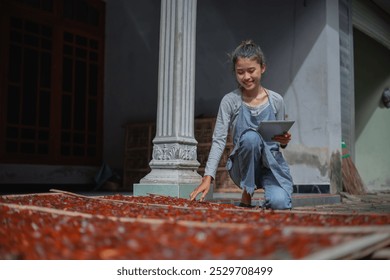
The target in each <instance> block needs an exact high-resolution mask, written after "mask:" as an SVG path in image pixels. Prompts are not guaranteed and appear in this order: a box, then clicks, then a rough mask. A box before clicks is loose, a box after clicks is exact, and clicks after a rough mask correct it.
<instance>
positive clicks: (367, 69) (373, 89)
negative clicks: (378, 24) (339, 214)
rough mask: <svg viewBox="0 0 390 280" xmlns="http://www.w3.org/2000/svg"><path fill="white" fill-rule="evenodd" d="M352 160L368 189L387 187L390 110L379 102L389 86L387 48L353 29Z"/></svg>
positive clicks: (389, 179)
mask: <svg viewBox="0 0 390 280" xmlns="http://www.w3.org/2000/svg"><path fill="white" fill-rule="evenodd" d="M354 53H355V92H356V99H355V101H356V103H355V104H356V116H355V120H356V126H355V129H356V146H355V152H356V153H355V159H356V160H355V163H356V167H357V169H358V171H359V174H360V176H361V177H362V179H363V181H364V183H365V185H366V187H367V188H368V190H369V191H388V190H390V172H389V171H390V149H389V139H390V129H389V123H390V109H387V108H385V107H384V106H383V104H382V102H381V96H382V92H383V90H384V89H385V88H386V87H390V67H389V65H390V50H389V49H388V48H386V47H384V46H383V45H381V44H380V43H378V42H376V41H375V40H373V39H372V38H370V37H368V36H367V35H365V34H364V33H362V32H360V31H359V30H355V32H354Z"/></svg>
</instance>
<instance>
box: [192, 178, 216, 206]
mask: <svg viewBox="0 0 390 280" xmlns="http://www.w3.org/2000/svg"><path fill="white" fill-rule="evenodd" d="M210 186H211V176H205V177H203V179H202V183H201V184H200V185H199V186H198V187H197V188H196V189H195V190H193V191H192V193H191V194H190V200H191V201H192V200H195V199H196V197H197V196H198V194H200V193H201V194H202V196H201V197H200V199H199V201H204V199H205V197H206V195H207V194H208V192H209V191H210Z"/></svg>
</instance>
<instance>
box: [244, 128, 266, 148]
mask: <svg viewBox="0 0 390 280" xmlns="http://www.w3.org/2000/svg"><path fill="white" fill-rule="evenodd" d="M240 143H241V146H242V147H258V146H259V145H260V144H261V143H262V139H261V137H260V135H259V134H258V133H257V132H256V131H252V130H248V131H247V132H245V133H244V134H243V135H242V136H241V138H240Z"/></svg>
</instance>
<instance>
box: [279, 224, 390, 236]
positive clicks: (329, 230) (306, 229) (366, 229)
mask: <svg viewBox="0 0 390 280" xmlns="http://www.w3.org/2000/svg"><path fill="white" fill-rule="evenodd" d="M283 232H284V233H285V234H286V235H289V234H293V233H308V234H359V233H361V234H368V233H390V225H383V226H377V225H374V226H337V227H336V226H334V227H317V226H315V227H311V226H286V227H284V228H283Z"/></svg>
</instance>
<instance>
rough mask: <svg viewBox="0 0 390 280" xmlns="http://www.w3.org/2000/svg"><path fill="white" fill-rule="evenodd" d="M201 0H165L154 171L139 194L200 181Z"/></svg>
mask: <svg viewBox="0 0 390 280" xmlns="http://www.w3.org/2000/svg"><path fill="white" fill-rule="evenodd" d="M195 35H196V0H162V1H161V22H160V60H159V81H158V108H157V123H156V137H155V138H154V140H153V144H154V146H153V155H152V161H151V162H150V164H149V165H150V167H151V169H152V170H151V172H150V173H149V174H148V175H146V176H145V177H144V178H143V179H141V181H140V184H135V185H134V195H144V194H146V193H159V194H167V195H172V196H179V197H185V196H187V195H188V194H189V192H190V191H192V189H193V188H194V187H195V186H196V185H198V184H199V183H200V181H201V176H200V175H199V174H198V173H197V172H196V170H197V168H198V167H199V162H198V161H197V159H196V157H197V156H196V154H197V153H196V145H197V142H196V140H195V138H194V106H195V100H194V97H195V37H196V36H195Z"/></svg>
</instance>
